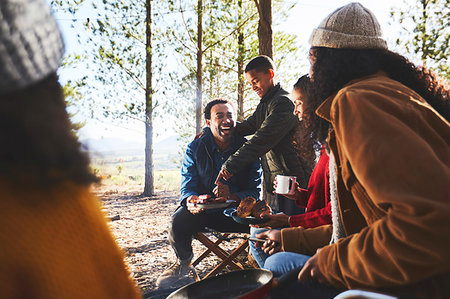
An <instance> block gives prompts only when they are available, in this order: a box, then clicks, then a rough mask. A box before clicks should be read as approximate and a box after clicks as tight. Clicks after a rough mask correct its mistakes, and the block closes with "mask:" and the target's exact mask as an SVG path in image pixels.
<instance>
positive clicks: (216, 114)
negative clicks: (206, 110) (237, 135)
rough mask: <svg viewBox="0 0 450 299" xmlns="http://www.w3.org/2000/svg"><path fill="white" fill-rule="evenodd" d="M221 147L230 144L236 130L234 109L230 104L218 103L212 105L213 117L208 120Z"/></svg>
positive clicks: (207, 122) (207, 123)
mask: <svg viewBox="0 0 450 299" xmlns="http://www.w3.org/2000/svg"><path fill="white" fill-rule="evenodd" d="M206 125H207V126H208V127H209V128H210V129H211V132H212V134H213V136H214V140H215V141H216V144H217V145H218V146H219V148H221V149H223V148H222V146H228V145H229V143H230V142H231V135H232V134H233V131H234V110H233V107H232V106H231V105H230V104H216V105H214V106H212V107H211V118H210V119H207V120H206Z"/></svg>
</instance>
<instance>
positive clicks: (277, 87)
mask: <svg viewBox="0 0 450 299" xmlns="http://www.w3.org/2000/svg"><path fill="white" fill-rule="evenodd" d="M280 89H281V85H280V83H277V84H276V85H275V86H274V87H272V88H271V89H270V90H269V91H268V92H267V93H266V94H265V95H263V96H262V98H261V102H265V101H267V99H270V98H272V97H273V96H274V95H275V94H276V93H277V92H278V91H279V90H280Z"/></svg>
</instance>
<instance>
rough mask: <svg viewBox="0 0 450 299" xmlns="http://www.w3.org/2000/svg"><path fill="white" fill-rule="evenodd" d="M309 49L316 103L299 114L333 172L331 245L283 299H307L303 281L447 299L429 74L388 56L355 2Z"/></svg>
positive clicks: (288, 239)
mask: <svg viewBox="0 0 450 299" xmlns="http://www.w3.org/2000/svg"><path fill="white" fill-rule="evenodd" d="M310 43H311V46H312V47H311V50H310V62H311V70H310V76H311V80H312V84H313V86H314V90H315V93H316V95H315V96H314V99H313V101H311V102H309V103H307V105H306V107H305V109H304V110H305V111H304V113H306V114H307V115H308V117H309V121H310V123H311V125H310V127H309V128H310V129H311V132H312V136H313V137H314V138H315V139H316V140H317V141H320V142H325V141H326V142H327V143H328V145H329V147H330V150H331V155H330V164H331V160H332V159H333V160H334V163H335V165H336V168H335V173H332V171H331V168H330V181H335V192H336V194H337V198H336V199H337V213H335V212H334V211H333V210H332V222H333V230H332V231H333V237H332V239H331V244H330V245H327V246H324V247H322V248H320V249H318V250H317V252H316V253H315V254H314V255H313V256H312V257H311V258H310V259H309V260H308V261H307V262H306V264H305V265H304V267H303V268H302V270H301V272H300V274H299V282H297V283H296V284H295V285H292V286H291V288H290V289H288V290H287V292H285V295H286V296H287V298H289V295H288V294H289V293H290V292H292V291H293V290H294V291H297V294H299V293H300V292H301V293H302V294H304V293H305V292H309V291H313V292H314V290H312V289H313V288H312V287H311V285H310V284H309V283H305V282H309V281H315V282H319V283H320V285H319V287H318V288H319V289H321V290H323V289H324V288H325V287H326V286H328V287H331V288H333V289H335V291H336V292H337V291H338V290H344V289H355V288H356V289H357V288H360V289H366V290H372V291H381V292H384V293H388V294H394V295H407V296H415V297H417V298H445V297H447V296H448V294H449V293H450V285H449V284H448V281H450V242H449V241H448V236H449V235H450V201H449V198H450V193H449V188H448V185H449V183H450V124H449V111H450V110H449V91H448V89H447V88H446V87H445V86H444V85H443V84H442V83H440V82H439V81H438V79H437V77H436V76H435V75H433V74H432V72H430V71H428V70H427V69H425V68H423V67H417V66H415V65H414V64H412V63H410V62H409V61H408V60H407V59H406V58H404V57H402V56H400V55H398V54H396V53H393V52H391V51H389V50H388V49H387V45H386V42H385V41H384V40H383V39H382V37H381V30H380V26H379V24H378V22H377V20H376V18H375V16H374V15H373V14H372V13H371V12H370V11H369V10H367V9H366V8H365V7H363V6H362V5H361V4H359V3H351V4H348V5H346V6H344V7H341V8H339V9H337V10H336V11H334V12H333V13H332V14H330V15H329V16H328V17H327V18H326V19H325V20H324V21H323V22H322V23H321V24H320V26H319V27H318V28H317V29H315V30H314V31H313V34H312V36H311V38H310ZM330 191H331V192H333V190H330ZM332 204H333V202H332ZM313 230H314V229H313ZM308 236H309V237H310V238H312V237H313V236H314V232H313V231H310V233H309V235H308ZM298 237H299V235H298V232H297V231H296V230H295V228H291V229H289V231H286V232H285V233H284V234H283V235H282V246H283V249H284V250H286V251H290V250H294V251H295V247H296V246H298V244H297V243H296V242H294V241H293V240H298ZM278 254H279V255H282V254H283V253H278ZM273 257H274V258H275V257H276V255H274V256H273ZM299 258H303V257H299ZM316 287H317V285H316ZM315 290H317V288H316V289H315ZM328 290H329V289H328ZM306 297H307V296H306ZM329 297H330V293H328V294H327V295H323V296H322V295H319V296H318V297H317V298H329Z"/></svg>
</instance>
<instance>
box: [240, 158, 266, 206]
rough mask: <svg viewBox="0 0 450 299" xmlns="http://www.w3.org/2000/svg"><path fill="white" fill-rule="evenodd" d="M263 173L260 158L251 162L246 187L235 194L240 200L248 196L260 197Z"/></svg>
mask: <svg viewBox="0 0 450 299" xmlns="http://www.w3.org/2000/svg"><path fill="white" fill-rule="evenodd" d="M261 175H262V169H261V162H260V160H259V159H257V160H256V161H254V162H253V163H252V164H251V169H250V171H249V177H248V183H247V187H246V189H245V190H238V191H237V192H234V194H235V195H236V196H237V197H238V198H239V201H241V200H242V199H244V198H246V197H248V196H251V197H253V198H255V199H258V198H259V195H260V192H261Z"/></svg>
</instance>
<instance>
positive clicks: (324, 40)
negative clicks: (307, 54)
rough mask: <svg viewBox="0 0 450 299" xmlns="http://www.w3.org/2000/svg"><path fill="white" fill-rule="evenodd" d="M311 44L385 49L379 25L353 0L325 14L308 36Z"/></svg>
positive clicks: (385, 45)
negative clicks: (326, 15)
mask: <svg viewBox="0 0 450 299" xmlns="http://www.w3.org/2000/svg"><path fill="white" fill-rule="evenodd" d="M309 43H310V44H311V47H325V48H353V49H375V48H381V49H386V48H387V44H386V41H385V40H384V39H383V38H382V33H381V28H380V24H379V23H378V21H377V19H376V17H375V15H374V14H373V13H372V12H371V11H370V10H368V9H367V8H365V7H364V6H362V5H361V4H360V3H357V2H353V3H350V4H347V5H345V6H343V7H341V8H338V9H336V10H335V11H334V12H332V13H331V14H330V15H328V17H326V18H325V19H324V20H323V21H322V23H320V25H319V27H318V28H316V29H314V30H313V33H312V34H311V37H310V38H309Z"/></svg>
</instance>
